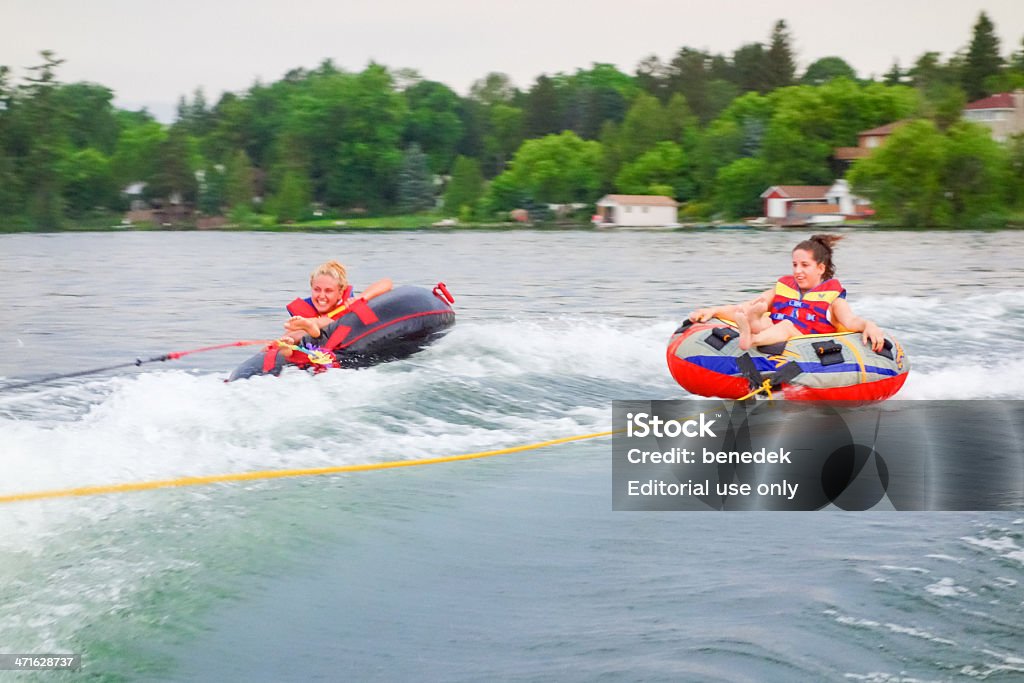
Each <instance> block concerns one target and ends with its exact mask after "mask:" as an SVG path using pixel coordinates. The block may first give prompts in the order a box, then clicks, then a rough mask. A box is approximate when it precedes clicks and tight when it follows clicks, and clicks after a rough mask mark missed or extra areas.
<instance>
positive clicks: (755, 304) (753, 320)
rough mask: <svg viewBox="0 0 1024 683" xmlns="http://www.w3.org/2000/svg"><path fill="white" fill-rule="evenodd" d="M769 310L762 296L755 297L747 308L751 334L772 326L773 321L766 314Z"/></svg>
mask: <svg viewBox="0 0 1024 683" xmlns="http://www.w3.org/2000/svg"><path fill="white" fill-rule="evenodd" d="M767 311H768V304H766V303H765V302H764V301H763V300H762V299H760V298H758V299H754V300H753V301H752V302H751V303H750V306H749V307H748V308H747V320H748V321H749V322H750V332H751V334H757V333H758V332H760V331H762V330H766V329H768V328H769V327H771V325H772V321H771V320H769V319H767V318H766V317H765V315H764V314H765V313H766V312H767Z"/></svg>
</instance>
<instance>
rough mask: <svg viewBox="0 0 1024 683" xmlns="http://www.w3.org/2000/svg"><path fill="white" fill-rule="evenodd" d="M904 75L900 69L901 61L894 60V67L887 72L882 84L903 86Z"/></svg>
mask: <svg viewBox="0 0 1024 683" xmlns="http://www.w3.org/2000/svg"><path fill="white" fill-rule="evenodd" d="M903 77H904V73H903V70H902V69H900V63H899V60H893V63H892V67H891V68H890V69H889V70H888V71H886V72H885V76H884V77H883V80H882V82H883V83H885V84H886V85H901V84H902V83H903Z"/></svg>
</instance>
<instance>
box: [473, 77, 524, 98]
mask: <svg viewBox="0 0 1024 683" xmlns="http://www.w3.org/2000/svg"><path fill="white" fill-rule="evenodd" d="M469 96H470V97H471V98H472V99H474V100H476V101H477V102H479V103H480V104H482V105H484V106H485V107H493V106H495V105H497V104H513V103H514V102H515V100H516V98H517V97H518V96H519V90H518V89H516V86H515V84H514V83H512V79H511V78H509V77H508V74H503V73H498V72H496V71H492V72H491V73H489V74H487V75H486V76H484V77H483V78H481V79H480V80H478V81H475V82H474V83H473V85H472V86H470V88H469Z"/></svg>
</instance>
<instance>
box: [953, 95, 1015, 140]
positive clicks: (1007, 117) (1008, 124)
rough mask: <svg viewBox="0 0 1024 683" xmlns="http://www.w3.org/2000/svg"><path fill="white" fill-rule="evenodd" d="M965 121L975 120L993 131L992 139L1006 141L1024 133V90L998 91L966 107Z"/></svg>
mask: <svg viewBox="0 0 1024 683" xmlns="http://www.w3.org/2000/svg"><path fill="white" fill-rule="evenodd" d="M963 117H964V120H965V121H973V122H974V123H980V124H981V125H983V126H986V127H987V128H988V129H989V130H990V131H992V139H993V140H996V141H997V142H1006V141H1007V140H1008V139H1010V137H1011V136H1013V135H1019V134H1021V133H1024V90H1016V91H1014V92H1001V93H996V94H995V95H992V96H990V97H986V98H984V99H981V100H976V101H974V102H971V103H970V104H968V105H967V106H966V107H964V111H963Z"/></svg>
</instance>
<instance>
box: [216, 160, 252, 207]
mask: <svg viewBox="0 0 1024 683" xmlns="http://www.w3.org/2000/svg"><path fill="white" fill-rule="evenodd" d="M225 176H226V177H225V185H226V187H225V190H224V200H225V202H226V203H227V205H228V206H229V207H230V208H235V207H237V206H246V207H248V206H251V205H252V199H253V197H254V196H255V190H254V188H253V171H252V162H250V161H249V155H248V154H246V153H245V150H241V149H240V150H238V151H237V152H235V153H234V155H232V157H231V159H230V160H229V161H228V166H227V169H226V170H225Z"/></svg>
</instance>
